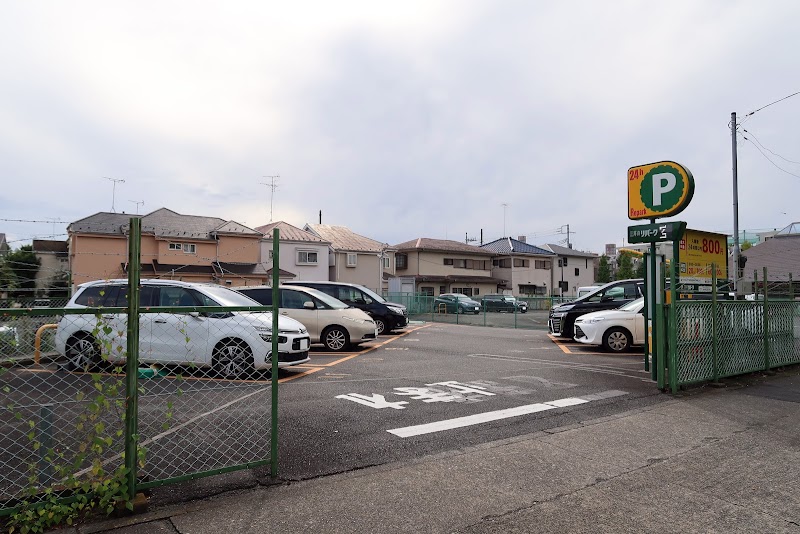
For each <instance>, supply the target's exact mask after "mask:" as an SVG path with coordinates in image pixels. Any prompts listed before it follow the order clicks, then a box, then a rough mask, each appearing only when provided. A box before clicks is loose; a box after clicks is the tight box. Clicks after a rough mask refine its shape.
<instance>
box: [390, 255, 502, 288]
mask: <svg viewBox="0 0 800 534" xmlns="http://www.w3.org/2000/svg"><path fill="white" fill-rule="evenodd" d="M405 254H407V255H408V268H407V269H398V270H397V271H396V273H397V276H401V277H407V276H414V275H421V276H453V277H459V276H461V277H469V276H487V277H488V276H492V269H491V264H492V259H491V256H484V255H480V254H470V253H468V252H438V251H409V252H405ZM445 258H449V259H453V260H460V259H468V260H478V261H483V262H485V265H486V267H487V268H486V269H465V268H460V267H456V266H455V265H445V264H444V260H445ZM453 263H454V264H455V263H456V262H455V261H454V262H453ZM422 288H433V294H434V295H439V294H441V293H450V292H453V291H454V290H456V289H461V288H471V289H472V290H473V292H474V291H475V290H477V294H478V295H485V294H486V293H496V292H497V285H496V284H494V283H475V282H440V281H430V282H425V281H422V282H420V281H418V282H417V284H416V287H415V292H417V293H421V292H423V290H422Z"/></svg>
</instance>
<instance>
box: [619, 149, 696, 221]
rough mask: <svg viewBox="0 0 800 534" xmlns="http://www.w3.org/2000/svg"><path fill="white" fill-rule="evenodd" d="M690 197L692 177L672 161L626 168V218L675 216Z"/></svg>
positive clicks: (682, 167)
mask: <svg viewBox="0 0 800 534" xmlns="http://www.w3.org/2000/svg"><path fill="white" fill-rule="evenodd" d="M693 195H694V177H692V173H691V172H689V169H687V168H686V167H684V166H683V165H681V164H679V163H675V162H674V161H659V162H657V163H649V164H647V165H639V166H638V167H631V168H630V169H628V218H629V219H631V220H638V219H656V218H659V217H670V216H672V215H676V214H678V213H680V212H681V211H683V210H684V208H686V206H688V205H689V202H690V201H691V200H692V196H693Z"/></svg>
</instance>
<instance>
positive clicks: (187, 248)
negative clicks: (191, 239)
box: [183, 243, 197, 254]
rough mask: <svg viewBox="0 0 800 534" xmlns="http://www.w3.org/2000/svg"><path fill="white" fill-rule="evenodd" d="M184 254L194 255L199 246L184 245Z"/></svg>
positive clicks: (192, 244)
mask: <svg viewBox="0 0 800 534" xmlns="http://www.w3.org/2000/svg"><path fill="white" fill-rule="evenodd" d="M183 252H184V253H186V254H194V253H195V252H197V246H196V245H195V244H194V243H184V244H183Z"/></svg>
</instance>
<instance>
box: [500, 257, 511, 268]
mask: <svg viewBox="0 0 800 534" xmlns="http://www.w3.org/2000/svg"><path fill="white" fill-rule="evenodd" d="M500 267H501V268H503V269H508V268H509V267H511V258H503V259H502V260H500Z"/></svg>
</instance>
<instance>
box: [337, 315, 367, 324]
mask: <svg viewBox="0 0 800 534" xmlns="http://www.w3.org/2000/svg"><path fill="white" fill-rule="evenodd" d="M342 319H344V320H345V321H352V322H354V323H357V324H365V323H366V322H367V320H366V319H356V318H355V317H347V316H346V315H342ZM370 322H371V323H374V321H370Z"/></svg>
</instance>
